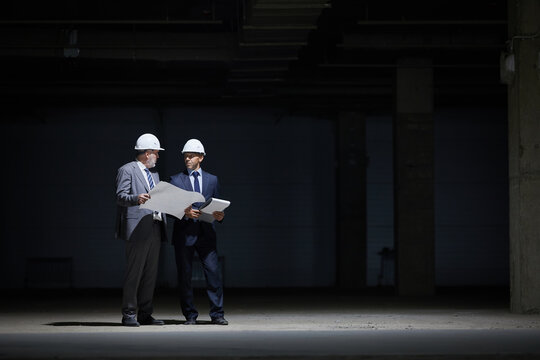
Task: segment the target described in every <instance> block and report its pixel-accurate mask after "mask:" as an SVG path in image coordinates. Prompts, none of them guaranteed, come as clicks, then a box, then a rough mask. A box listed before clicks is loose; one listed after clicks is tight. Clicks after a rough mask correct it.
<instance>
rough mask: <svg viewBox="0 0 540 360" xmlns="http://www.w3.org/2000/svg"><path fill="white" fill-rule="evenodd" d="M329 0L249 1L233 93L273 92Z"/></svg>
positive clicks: (234, 65)
mask: <svg viewBox="0 0 540 360" xmlns="http://www.w3.org/2000/svg"><path fill="white" fill-rule="evenodd" d="M329 7H330V5H329V4H328V0H254V2H253V3H251V4H250V5H247V9H246V13H247V15H246V16H245V22H244V24H243V26H242V28H241V31H240V36H239V43H238V50H237V53H236V57H235V58H234V60H233V63H232V66H231V71H230V76H229V85H230V87H231V89H232V96H234V95H235V94H238V95H240V94H241V95H243V96H245V95H246V93H247V94H248V95H249V94H251V95H252V96H255V97H258V96H261V97H265V96H273V95H274V89H275V86H277V85H278V84H283V83H284V82H286V79H287V71H288V70H289V64H290V63H291V62H293V61H295V60H297V59H298V54H299V51H300V49H301V48H302V47H303V46H305V45H306V44H307V39H308V35H309V32H310V31H312V30H315V29H316V28H317V24H316V23H317V19H318V18H319V16H320V14H321V11H322V10H324V9H326V8H329Z"/></svg>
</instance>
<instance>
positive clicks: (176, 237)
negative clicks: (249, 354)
mask: <svg viewBox="0 0 540 360" xmlns="http://www.w3.org/2000/svg"><path fill="white" fill-rule="evenodd" d="M182 154H183V155H184V163H185V165H186V170H184V171H183V172H181V173H179V174H176V175H174V176H172V177H171V181H170V182H171V184H173V185H176V186H178V187H179V188H181V189H184V190H188V191H197V192H200V193H202V194H203V195H204V197H205V199H206V200H209V199H210V198H212V197H216V198H217V197H219V183H218V179H217V177H216V176H214V175H212V174H210V173H208V172H206V171H202V169H201V163H202V161H203V160H204V156H205V155H206V153H205V152H204V147H203V145H202V143H201V142H200V141H199V140H197V139H190V140H188V141H187V142H186V144H185V145H184V148H183V150H182ZM200 205H201V204H200V203H195V204H193V205H192V206H190V207H188V208H187V209H186V210H185V216H184V217H183V218H182V219H181V220H180V219H175V222H174V228H173V235H172V236H173V239H172V241H173V245H174V249H175V257H176V267H177V271H178V286H179V288H180V304H181V306H182V313H183V315H184V316H185V317H186V321H185V323H184V324H186V325H193V324H195V323H196V320H197V317H198V316H199V313H198V311H197V309H196V308H195V304H194V303H193V288H192V286H191V276H192V264H193V255H194V253H195V251H197V254H198V255H199V258H200V259H201V262H202V265H203V269H204V274H205V277H206V285H207V290H206V292H207V294H208V299H209V300H210V319H211V320H212V323H213V324H217V325H228V322H227V320H225V318H224V311H223V281H222V278H221V273H220V271H219V262H218V254H217V249H216V231H215V229H214V223H213V222H212V223H208V222H204V221H199V220H198V218H199V216H200V214H201V212H200V211H199V210H198V207H199V206H200ZM212 215H213V217H214V219H215V220H217V221H218V222H221V221H222V220H223V217H224V216H225V214H224V213H223V212H221V211H216V212H214V213H213V214H212Z"/></svg>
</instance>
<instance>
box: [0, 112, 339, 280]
mask: <svg viewBox="0 0 540 360" xmlns="http://www.w3.org/2000/svg"><path fill="white" fill-rule="evenodd" d="M19 111H20V112H18V113H17V112H12V113H11V114H9V118H8V116H7V115H6V117H4V118H5V121H4V122H3V124H2V130H3V131H2V132H3V133H4V134H6V135H7V134H9V135H8V137H9V142H8V143H9V146H7V149H12V151H14V156H13V157H12V158H11V160H12V161H10V163H9V169H10V170H9V172H10V174H13V182H11V185H10V187H9V189H10V190H9V191H8V193H7V199H6V200H7V201H6V204H9V205H8V206H7V207H6V208H5V209H4V212H5V214H6V215H7V216H5V217H4V226H3V236H2V248H1V250H2V251H1V255H0V256H1V258H2V261H1V263H2V265H1V266H2V274H3V277H5V279H4V281H2V286H3V287H22V286H24V284H25V277H30V279H27V280H29V282H30V285H36V286H37V285H40V282H53V280H54V279H55V278H58V282H60V283H62V282H65V276H64V274H65V272H67V271H68V270H67V268H68V266H67V265H61V264H59V263H58V262H56V263H55V261H56V260H58V258H60V259H66V258H67V259H72V285H73V286H75V287H119V286H120V284H121V280H122V275H123V264H124V263H123V257H124V254H123V244H122V242H121V241H120V240H116V239H114V221H115V215H116V207H115V196H114V190H115V187H114V179H115V176H116V170H117V168H118V167H120V166H121V165H122V164H124V163H126V162H128V161H131V160H132V159H133V155H134V151H133V146H134V144H135V140H136V139H137V137H138V136H139V135H141V134H142V133H145V132H153V133H155V134H156V135H157V136H158V137H159V138H160V140H161V143H162V147H164V148H165V151H164V152H162V153H161V156H160V159H159V162H158V168H159V170H160V173H161V176H162V178H163V179H166V178H167V177H168V176H170V175H172V174H174V173H176V172H179V171H181V170H182V169H183V162H182V160H181V154H180V150H181V147H182V146H183V144H184V142H185V141H186V140H188V139H189V138H191V137H197V138H199V139H200V140H201V141H202V142H203V143H204V145H205V147H206V152H207V157H206V159H205V161H204V163H203V168H204V169H205V170H208V171H210V172H212V173H215V174H216V175H218V176H219V178H220V182H221V187H222V195H223V198H225V199H228V200H230V201H231V203H232V205H231V207H230V209H229V210H228V211H227V218H226V221H225V223H224V224H223V225H220V226H218V237H219V240H218V242H219V251H220V253H221V255H223V256H224V259H225V279H226V286H231V287H237V286H241V287H251V286H262V287H266V286H331V285H333V281H334V267H335V266H334V263H335V256H334V243H335V239H334V237H335V235H334V228H335V219H334V211H333V209H334V193H335V189H334V187H335V185H334V179H333V173H332V171H328V167H329V166H332V164H333V160H334V153H333V149H334V144H333V133H332V125H331V122H330V121H328V120H324V119H317V118H306V117H297V116H292V115H289V114H288V113H287V111H285V110H283V109H271V108H267V109H260V110H256V109H250V108H166V109H155V108H150V107H140V108H137V107H122V108H120V107H118V108H112V107H111V108H57V109H51V108H49V109H45V108H43V109H33V110H31V111H27V110H25V109H19ZM36 258H46V259H49V261H46V259H45V261H44V262H39V263H36ZM39 260H40V261H43V259H39ZM8 274H9V275H8ZM44 274H48V276H46V278H47V279H41V277H42V276H43V275H44ZM40 276H41V277H40ZM160 283H161V284H162V285H164V286H172V285H174V284H175V283H176V277H175V271H174V259H173V257H172V248H171V246H170V245H164V246H163V251H162V269H161V274H160ZM53 285H54V284H53Z"/></svg>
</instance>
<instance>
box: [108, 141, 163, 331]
mask: <svg viewBox="0 0 540 360" xmlns="http://www.w3.org/2000/svg"><path fill="white" fill-rule="evenodd" d="M135 150H136V160H135V161H131V162H129V163H127V164H125V165H123V166H122V167H120V168H119V169H118V174H117V176H116V203H117V205H118V210H117V221H116V237H117V238H120V239H123V240H124V241H125V244H126V273H125V278H124V287H123V295H122V325H124V326H139V325H163V324H164V322H163V321H161V320H156V319H154V318H153V317H152V312H153V297H154V288H155V284H156V278H157V273H158V261H159V249H160V246H161V241H166V236H167V234H166V231H165V214H161V213H159V212H153V211H151V210H148V209H140V208H139V205H140V204H144V203H145V202H146V201H147V200H148V199H150V195H148V192H149V191H150V189H152V188H153V187H154V186H155V184H157V183H158V182H159V174H158V173H157V171H155V169H154V167H155V166H156V162H157V159H158V158H159V154H158V152H159V150H163V149H162V148H161V147H160V144H159V140H158V139H157V137H155V136H154V135H152V134H143V135H141V136H140V137H139V138H138V139H137V143H136V145H135Z"/></svg>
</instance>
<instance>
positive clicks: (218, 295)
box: [174, 239, 224, 319]
mask: <svg viewBox="0 0 540 360" xmlns="http://www.w3.org/2000/svg"><path fill="white" fill-rule="evenodd" d="M174 251H175V258H176V268H177V270H178V287H179V290H180V305H181V307H182V314H183V315H184V316H185V318H186V319H196V318H197V316H199V312H198V311H197V309H196V307H195V304H194V302H193V288H192V284H191V278H192V274H193V256H194V253H195V251H197V254H198V255H199V258H200V260H201V263H202V266H203V271H204V276H205V278H206V293H207V294H208V300H209V302H210V318H212V319H214V318H219V317H223V315H224V311H223V281H222V278H221V271H220V268H219V260H218V254H217V250H216V244H215V241H214V242H210V243H208V242H204V241H201V240H200V239H199V240H198V241H196V242H195V243H194V244H193V245H190V246H186V245H180V244H176V245H175V246H174Z"/></svg>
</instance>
